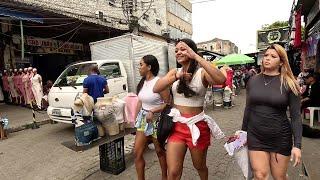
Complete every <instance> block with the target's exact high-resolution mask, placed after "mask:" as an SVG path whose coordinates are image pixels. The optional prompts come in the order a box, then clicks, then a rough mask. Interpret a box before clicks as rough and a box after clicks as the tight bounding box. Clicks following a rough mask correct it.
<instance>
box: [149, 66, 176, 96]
mask: <svg viewBox="0 0 320 180" xmlns="http://www.w3.org/2000/svg"><path fill="white" fill-rule="evenodd" d="M176 73H177V70H176V69H171V70H170V71H169V72H168V73H167V74H166V75H165V76H164V77H162V78H160V79H159V80H158V81H157V82H156V84H155V85H154V87H153V92H154V93H160V92H161V91H163V90H165V89H166V88H168V87H169V86H171V85H172V84H173V83H174V82H175V81H176V80H177V77H176Z"/></svg>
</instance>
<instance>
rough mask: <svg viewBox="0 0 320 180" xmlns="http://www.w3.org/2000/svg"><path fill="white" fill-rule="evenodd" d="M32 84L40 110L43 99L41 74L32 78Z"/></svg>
mask: <svg viewBox="0 0 320 180" xmlns="http://www.w3.org/2000/svg"><path fill="white" fill-rule="evenodd" d="M31 82H32V92H33V95H34V99H35V100H36V103H37V106H38V108H40V109H41V100H42V97H43V91H42V78H41V76H40V75H39V74H36V75H34V76H33V77H32V78H31Z"/></svg>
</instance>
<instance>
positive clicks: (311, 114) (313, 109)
mask: <svg viewBox="0 0 320 180" xmlns="http://www.w3.org/2000/svg"><path fill="white" fill-rule="evenodd" d="M306 109H308V110H309V112H310V127H313V118H314V111H318V119H319V118H320V107H307V108H306Z"/></svg>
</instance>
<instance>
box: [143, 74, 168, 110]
mask: <svg viewBox="0 0 320 180" xmlns="http://www.w3.org/2000/svg"><path fill="white" fill-rule="evenodd" d="M159 79H160V78H159V77H158V76H157V77H154V78H153V79H151V80H150V81H147V80H145V81H144V83H143V86H142V88H141V90H140V92H139V94H138V97H139V100H140V101H141V102H142V108H143V109H145V110H151V109H153V108H156V107H158V106H159V105H161V104H163V100H162V98H161V96H160V94H159V93H154V92H153V87H154V85H155V84H156V82H157V81H158V80H159Z"/></svg>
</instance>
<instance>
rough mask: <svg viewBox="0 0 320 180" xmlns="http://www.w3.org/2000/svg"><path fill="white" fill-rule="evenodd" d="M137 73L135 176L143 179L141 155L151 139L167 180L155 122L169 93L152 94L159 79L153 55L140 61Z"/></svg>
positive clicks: (156, 63) (163, 155)
mask: <svg viewBox="0 0 320 180" xmlns="http://www.w3.org/2000/svg"><path fill="white" fill-rule="evenodd" d="M139 72H140V75H141V76H142V79H141V81H140V82H139V84H138V86H137V94H138V97H139V103H138V108H137V109H138V110H140V111H139V113H137V114H138V115H137V118H136V124H135V127H136V128H137V133H136V138H135V146H134V152H135V166H136V171H137V176H138V179H139V180H143V179H145V174H144V168H145V161H144V159H143V153H144V151H145V148H146V146H147V143H148V140H149V139H150V138H151V139H152V141H153V143H154V145H155V148H156V152H157V156H158V158H159V162H160V167H161V172H162V179H167V164H166V154H165V152H164V151H163V150H162V149H161V147H160V145H159V143H158V141H157V136H156V135H157V131H156V128H157V127H156V120H157V119H158V117H159V113H160V112H161V111H162V110H163V108H164V107H165V105H166V103H169V101H170V91H169V88H164V89H163V90H162V91H161V92H159V93H154V92H153V87H154V85H155V83H156V82H157V81H158V80H159V77H157V75H158V72H159V63H158V60H157V58H156V57H154V56H153V55H146V56H144V57H143V58H142V59H141V60H140V68H139Z"/></svg>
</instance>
